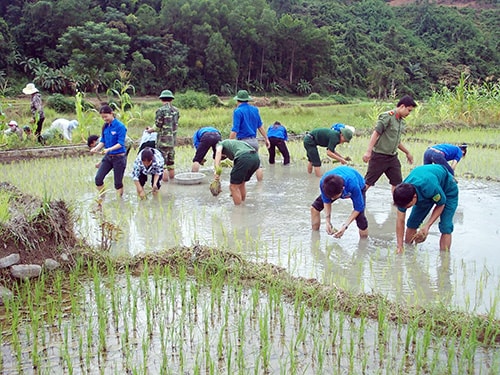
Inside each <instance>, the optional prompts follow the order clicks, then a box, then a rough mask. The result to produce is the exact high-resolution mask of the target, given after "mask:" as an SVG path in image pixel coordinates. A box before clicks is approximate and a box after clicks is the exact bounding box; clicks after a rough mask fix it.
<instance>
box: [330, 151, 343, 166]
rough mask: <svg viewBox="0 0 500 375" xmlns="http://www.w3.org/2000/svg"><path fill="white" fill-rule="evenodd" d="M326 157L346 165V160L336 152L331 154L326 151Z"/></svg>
mask: <svg viewBox="0 0 500 375" xmlns="http://www.w3.org/2000/svg"><path fill="white" fill-rule="evenodd" d="M326 155H327V156H329V157H330V158H332V159H335V160H338V161H339V162H340V163H341V164H347V160H346V159H345V158H344V157H343V156H342V155H340V154H339V153H338V152H332V151H331V150H326Z"/></svg>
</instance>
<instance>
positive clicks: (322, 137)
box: [304, 127, 353, 177]
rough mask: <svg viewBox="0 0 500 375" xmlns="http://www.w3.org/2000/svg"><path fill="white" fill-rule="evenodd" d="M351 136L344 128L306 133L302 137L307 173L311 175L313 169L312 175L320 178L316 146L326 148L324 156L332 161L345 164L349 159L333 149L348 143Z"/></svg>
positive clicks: (347, 129)
mask: <svg viewBox="0 0 500 375" xmlns="http://www.w3.org/2000/svg"><path fill="white" fill-rule="evenodd" d="M352 136H353V132H352V130H351V129H349V128H346V127H343V128H341V129H339V130H333V129H329V128H317V129H314V130H311V131H310V132H307V133H306V135H305V136H304V148H305V149H306V152H307V160H308V164H307V173H312V171H313V169H314V174H315V175H316V176H317V177H321V158H320V157H319V152H318V146H320V147H326V154H327V155H328V156H329V157H331V158H332V159H335V160H337V161H339V162H340V163H342V164H347V162H348V161H349V160H350V159H349V158H345V157H343V156H342V155H340V154H339V153H338V152H337V151H335V147H337V145H339V144H341V143H345V142H350V141H351V139H352Z"/></svg>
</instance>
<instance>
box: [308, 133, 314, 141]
mask: <svg viewBox="0 0 500 375" xmlns="http://www.w3.org/2000/svg"><path fill="white" fill-rule="evenodd" d="M307 136H309V137H310V138H311V139H312V140H313V141H316V140H315V139H314V135H312V134H311V133H306V137H307Z"/></svg>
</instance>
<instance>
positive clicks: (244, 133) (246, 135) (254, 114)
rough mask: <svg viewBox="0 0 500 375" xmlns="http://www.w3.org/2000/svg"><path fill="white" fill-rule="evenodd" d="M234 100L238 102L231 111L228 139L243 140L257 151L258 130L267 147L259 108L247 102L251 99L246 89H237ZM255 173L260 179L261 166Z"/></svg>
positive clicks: (267, 143)
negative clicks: (231, 122)
mask: <svg viewBox="0 0 500 375" xmlns="http://www.w3.org/2000/svg"><path fill="white" fill-rule="evenodd" d="M234 100H236V101H237V102H238V106H237V107H236V109H235V110H234V112H233V127H232V128H231V133H230V134H229V139H238V140H239V141H245V142H246V143H248V144H249V145H250V146H252V147H253V148H255V151H257V153H258V152H259V142H258V140H257V130H258V131H259V133H260V134H261V135H262V136H263V137H264V140H265V142H266V147H267V148H269V147H270V144H269V139H268V138H267V134H266V131H265V129H264V128H263V127H262V119H261V117H260V113H259V109H258V108H257V107H255V106H253V105H250V104H248V102H249V101H251V100H253V99H252V97H251V96H250V95H249V94H248V91H247V90H240V91H238V94H237V95H236V96H235V97H234ZM255 175H256V176H257V180H258V181H262V179H263V176H264V173H263V171H262V168H261V167H259V169H258V170H257V172H256V174H255Z"/></svg>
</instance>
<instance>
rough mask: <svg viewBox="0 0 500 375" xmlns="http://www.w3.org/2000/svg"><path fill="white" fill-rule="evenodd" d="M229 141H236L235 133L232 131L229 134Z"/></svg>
mask: <svg viewBox="0 0 500 375" xmlns="http://www.w3.org/2000/svg"><path fill="white" fill-rule="evenodd" d="M229 139H236V132H234V131H232V132H231V133H229Z"/></svg>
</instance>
